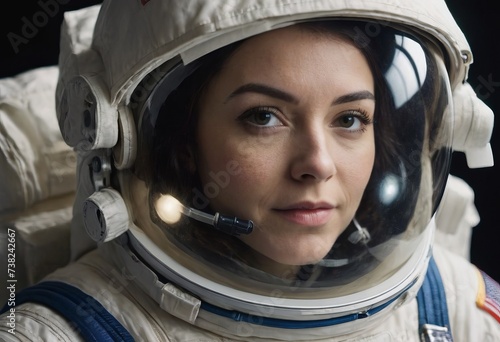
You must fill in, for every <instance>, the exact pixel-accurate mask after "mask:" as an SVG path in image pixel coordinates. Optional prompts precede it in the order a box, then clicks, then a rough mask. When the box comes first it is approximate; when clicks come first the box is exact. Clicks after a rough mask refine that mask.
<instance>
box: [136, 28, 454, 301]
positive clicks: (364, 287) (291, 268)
mask: <svg viewBox="0 0 500 342" xmlns="http://www.w3.org/2000/svg"><path fill="white" fill-rule="evenodd" d="M312 26H314V28H313V29H314V30H323V31H324V30H332V31H333V32H336V33H335V34H336V35H337V36H339V35H340V36H341V37H342V41H343V42H344V44H345V43H346V42H347V43H348V44H350V45H351V47H353V48H355V49H357V50H358V51H360V53H361V55H362V56H364V59H365V61H366V63H367V65H368V67H369V70H370V71H371V74H372V76H373V80H374V88H373V89H374V94H373V95H374V101H372V102H373V116H372V118H371V119H370V120H371V121H370V123H365V124H366V125H367V126H368V125H369V126H370V129H372V130H373V139H372V145H373V146H372V147H371V148H373V151H374V157H373V162H372V163H371V164H370V169H369V170H368V171H366V172H367V174H368V175H367V181H366V184H364V185H363V188H362V191H361V195H360V196H359V200H358V201H357V202H356V207H355V208H354V209H352V210H351V212H349V213H347V214H345V215H344V216H340V215H339V217H338V218H337V219H335V218H333V219H326V218H324V217H336V216H335V215H336V214H335V213H334V214H331V212H335V211H341V210H342V206H341V205H338V207H336V205H337V203H336V202H335V201H336V199H338V198H339V197H338V195H336V194H335V193H334V192H335V190H333V189H334V187H332V188H331V189H332V190H331V199H330V200H329V199H328V198H325V196H324V193H322V196H323V197H322V198H321V200H322V201H325V200H326V201H329V202H328V203H326V204H325V203H320V204H317V203H316V204H315V203H313V204H311V203H302V202H301V203H302V204H300V205H299V204H297V205H294V204H293V203H295V202H293V201H288V202H287V203H286V206H288V207H285V206H284V207H283V208H279V210H278V211H281V212H280V213H276V212H274V213H271V214H270V215H262V216H259V215H256V216H253V217H252V216H251V215H248V214H247V213H252V211H246V209H245V208H243V209H242V208H240V207H241V205H242V203H244V204H245V205H247V206H248V203H251V201H250V200H248V198H250V199H251V198H252V197H251V195H249V194H247V193H246V192H245V191H241V188H238V191H239V192H238V191H236V190H234V189H232V187H234V186H240V187H241V184H242V183H241V182H239V181H234V180H235V179H236V178H238V177H241V176H242V173H243V174H244V173H245V172H248V170H247V169H245V168H241V167H240V166H241V165H240V164H238V163H233V164H231V163H225V164H224V165H226V168H225V169H223V170H221V169H218V170H211V169H209V168H205V167H203V165H204V164H203V163H204V162H205V160H206V159H209V158H212V156H214V155H216V154H217V153H213V154H212V153H208V152H207V153H206V154H207V155H203V153H205V152H204V151H210V150H211V149H212V151H214V150H215V149H217V146H215V145H214V146H207V145H210V144H205V146H204V147H203V148H202V149H198V148H197V147H196V146H197V145H196V144H197V143H199V140H200V138H199V134H198V133H195V132H200V130H203V127H200V126H201V125H203V124H205V121H204V120H203V119H200V118H199V113H198V112H199V108H200V106H201V105H203V103H204V102H202V103H201V104H200V101H198V100H197V99H198V98H203V96H202V95H201V94H206V92H207V91H210V90H207V87H208V88H209V87H210V86H211V85H213V82H211V80H213V79H214V78H215V77H217V75H219V74H220V72H221V71H220V70H222V67H223V66H224V63H228V61H229V60H230V59H231V58H233V57H234V56H235V53H234V51H236V49H242V48H244V44H246V43H245V41H244V42H238V43H235V46H229V47H225V48H222V49H221V50H218V51H216V52H213V53H211V54H209V55H207V56H205V57H203V58H201V59H200V60H198V61H196V62H193V63H191V64H189V65H186V66H184V65H182V63H179V64H176V63H174V62H170V63H168V64H167V65H166V66H164V67H165V68H166V69H167V70H168V71H167V72H166V74H165V76H164V77H163V78H162V79H161V80H160V81H159V82H158V83H157V84H156V85H155V88H154V90H153V91H152V92H151V95H150V97H149V98H148V100H147V101H146V105H145V106H144V107H143V108H144V109H143V110H142V111H141V113H140V121H139V131H140V132H141V133H140V135H141V139H142V140H140V145H139V148H140V150H139V153H138V156H139V157H140V159H139V160H138V162H137V165H136V175H137V176H138V179H140V180H141V181H139V182H137V184H140V185H137V186H135V187H131V188H130V189H131V191H132V192H131V195H130V197H131V198H134V196H135V197H136V199H132V200H130V203H132V206H133V207H134V213H135V218H136V221H135V223H136V225H137V227H138V229H137V231H135V235H136V236H147V237H148V239H149V240H150V241H152V242H153V244H154V248H151V247H150V246H149V245H148V246H149V247H145V245H144V243H142V244H141V243H138V245H137V248H139V249H140V248H144V249H145V250H148V252H147V253H149V254H148V255H150V256H151V257H152V259H154V261H152V262H151V263H152V264H155V265H160V264H161V267H160V266H158V267H157V269H161V271H159V272H160V273H162V275H163V276H164V277H166V278H167V279H170V280H171V281H173V282H176V283H178V284H179V285H180V286H181V287H185V288H187V289H189V290H190V291H191V292H193V293H195V294H196V295H198V296H200V297H204V299H205V300H206V301H207V302H211V301H212V302H213V301H218V300H217V298H219V297H221V298H222V297H223V298H224V300H221V301H220V303H213V304H218V305H220V306H229V305H228V304H227V303H231V302H232V301H234V302H236V301H240V302H241V301H243V302H247V303H249V302H254V303H257V302H260V304H262V303H264V302H266V301H267V302H268V304H269V306H274V307H275V306H276V305H277V304H276V303H277V301H279V303H280V305H283V306H286V305H288V304H284V303H294V304H293V305H292V304H290V305H289V306H290V307H292V306H294V305H295V306H296V307H302V308H307V304H304V303H306V301H309V303H313V302H314V303H322V304H321V306H323V307H325V306H329V305H330V306H331V307H335V306H338V305H339V303H353V302H355V301H356V300H358V301H361V302H362V301H363V300H364V299H363V297H365V298H367V297H370V296H371V297H373V296H376V295H375V294H374V292H377V295H383V293H384V291H386V292H387V291H389V289H387V288H384V287H387V286H392V287H395V286H396V287H397V283H398V282H402V281H403V280H402V279H404V278H405V277H407V276H408V273H411V269H414V268H415V264H412V263H415V262H416V261H412V260H413V259H414V258H415V254H416V253H417V252H418V253H420V254H419V255H424V254H425V255H426V254H427V252H428V247H429V244H430V242H429V241H430V239H429V232H428V230H429V229H430V228H428V227H429V223H430V222H431V219H432V216H433V214H434V211H435V209H436V207H437V205H438V203H439V201H440V198H441V195H442V192H443V189H444V185H445V182H446V179H447V175H448V172H449V162H450V156H451V149H450V147H449V146H451V138H452V136H451V132H452V122H453V117H452V114H453V110H452V108H451V106H452V104H451V96H450V86H449V83H448V82H449V81H448V77H447V73H446V68H445V66H444V62H443V60H442V57H441V56H440V54H439V53H438V52H437V51H438V49H437V48H436V47H435V46H434V45H432V44H431V43H429V42H428V41H426V40H425V41H424V40H421V39H417V38H415V37H414V36H413V35H411V34H408V33H405V32H402V31H399V30H395V29H393V28H384V29H382V30H381V31H380V32H379V34H377V35H376V36H375V35H374V36H371V37H369V39H363V40H361V39H359V38H360V37H359V34H357V31H356V30H355V27H356V23H342V24H339V23H334V22H333V23H316V24H312ZM339 32H340V33H339ZM335 42H336V41H335V40H332V44H335ZM334 62H335V61H334ZM335 67H336V65H335V64H334V63H332V68H335ZM268 95H269V94H268ZM358 105H359V104H356V105H355V106H354V107H353V108H354V109H355V110H357V109H358V108H357V107H356V106H358ZM361 106H363V105H361ZM345 108H347V109H346V110H345V111H347V112H348V113H351V112H349V111H350V110H351V107H349V106H347V107H345ZM280 110H281V109H280ZM271 114H272V113H271ZM356 115H358V114H357V113H355V115H354V116H344V117H343V119H342V120H345V121H340V124H339V125H341V126H342V128H345V127H350V126H349V125H350V124H351V123H350V121H352V120H353V117H354V124H359V123H361V124H363V122H362V121H359V120H358V117H357V116H356ZM258 119H263V120H266V121H264V123H265V124H267V123H269V120H274V117H273V116H272V117H271V119H269V115H267V116H264V117H261V116H254V117H252V120H253V123H254V124H255V122H256V120H258ZM356 120H358V121H356ZM336 122H337V123H338V122H339V121H336ZM257 123H259V122H257ZM336 125H337V124H336ZM212 134H214V135H215V136H216V135H217V134H219V133H218V132H217V131H215V132H212ZM355 134H358V135H361V134H362V133H359V132H358V133H355ZM228 139H229V138H228ZM262 139H263V140H262V141H263V142H262V144H263V145H262V146H263V148H264V147H265V146H268V145H266V144H273V142H272V139H273V136H272V134H269V135H266V136H265V137H262ZM270 139H271V140H270ZM349 139H351V140H355V139H352V138H349ZM215 140H217V139H216V138H215V137H214V141H215ZM344 146H347V144H344ZM345 148H346V149H351V150H353V149H354V148H353V147H352V146H347V147H345ZM200 151H201V152H200ZM215 152H218V151H215ZM221 153H222V152H221ZM200 154H201V155H200ZM219 154H220V153H219ZM285 155H286V156H288V155H289V154H285ZM193 156H195V157H193ZM250 157H251V154H249V155H248V158H250ZM238 158H239V157H235V158H233V159H231V158H229V159H227V160H229V161H237V160H238ZM280 158H281V157H280V155H278V156H276V160H279V159H280ZM283 158H286V157H283ZM280 162H281V161H280ZM360 165H363V164H362V163H361V164H360ZM360 167H361V166H360ZM262 177H266V175H265V174H264V175H262ZM273 177H276V176H273ZM247 186H248V193H251V194H253V193H257V194H258V193H259V191H262V192H263V193H265V194H268V193H271V195H269V196H275V195H276V194H277V193H279V192H280V191H282V192H286V191H287V190H286V187H284V188H279V187H277V188H275V189H272V191H270V189H255V188H253V187H254V185H252V184H248V185H247ZM231 191H233V192H232V193H231V196H226V197H224V196H225V193H226V194H227V193H230V192H231ZM139 192H140V193H142V194H143V196H142V197H140V196H138V195H137V193H139ZM234 193H237V194H238V193H239V196H240V198H234ZM291 193H292V192H291ZM293 193H294V194H295V192H293ZM304 193H307V191H305V192H304ZM249 196H250V197H249ZM285 197H286V198H287V200H288V198H289V197H291V196H285V195H283V197H281V198H285ZM326 197H328V196H326ZM276 198H280V197H279V196H278V195H276ZM240 199H241V200H240ZM249 201H250V202H249ZM290 203H292V204H290ZM258 205H259V203H255V206H258ZM274 209H276V208H274ZM271 211H272V210H271ZM275 211H276V210H275ZM272 214H275V215H276V216H278V218H273V219H268V220H264V219H262V218H268V217H271V215H272ZM329 215H330V216H329ZM217 220H222V221H224V222H222V223H220V225H219V226H217ZM314 220H316V221H315V222H317V223H318V224H317V226H318V227H311V226H312V225H313V224H311V222H313V221H314ZM248 221H251V224H252V227H250V226H249V222H248ZM304 222H305V223H304ZM214 223H215V227H214ZM301 223H304V227H302V229H303V231H306V230H308V233H307V234H306V233H303V232H297V231H299V230H300V229H301V227H300V225H301ZM287 225H288V226H287ZM251 228H252V229H253V230H252V229H251ZM276 231H279V234H278V233H276ZM287 231H288V233H287ZM330 231H331V233H329V232H330ZM317 232H321V233H317ZM266 234H267V236H266ZM273 234H274V235H273ZM280 234H281V236H282V237H283V239H281V240H280V239H276V237H277V236H280ZM315 234H321V235H320V237H319V238H318V237H315V236H314V235H315ZM287 235H288V236H287ZM291 236H293V239H291V238H290V237H291ZM301 239H303V241H300V240H301ZM139 240H140V239H139ZM262 241H264V242H262ZM297 241H299V242H297ZM260 242H262V243H260ZM315 244H316V245H315ZM141 246H142V247H141ZM311 251H314V252H311ZM301 253H304V254H307V255H308V256H306V257H304V258H301ZM308 253H309V254H308ZM418 253H417V254H418ZM311 255H314V257H311ZM401 272H403V273H405V272H406V273H407V274H403V275H401ZM395 275H398V276H397V277H399V278H398V279H396V280H394V277H395ZM387 284H390V285H387ZM395 284H396V285H395ZM373 289H376V290H373ZM365 304H366V303H365ZM240 308H241V306H240ZM353 310H354V309H353Z"/></svg>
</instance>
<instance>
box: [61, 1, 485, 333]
mask: <svg viewBox="0 0 500 342" xmlns="http://www.w3.org/2000/svg"><path fill="white" fill-rule="evenodd" d="M123 23H127V25H124V24H123ZM297 24H300V25H310V26H315V27H316V29H318V28H320V27H321V29H326V30H334V31H335V32H337V33H339V34H341V35H342V36H343V37H344V38H345V39H347V40H348V41H350V42H351V43H352V44H353V45H355V46H356V47H357V48H358V49H360V51H362V53H363V54H364V55H365V57H366V58H367V60H368V62H369V64H370V68H371V71H372V74H373V75H374V77H375V83H376V109H375V124H374V130H375V150H376V157H375V164H374V167H373V170H372V173H371V178H370V180H369V182H368V186H367V188H366V189H365V192H364V195H363V198H362V200H361V204H360V206H359V208H358V210H357V212H356V220H353V221H352V222H351V224H349V225H348V226H347V227H346V228H345V230H344V232H343V233H342V234H341V235H340V236H339V238H338V239H337V240H336V242H335V243H334V244H333V245H332V246H331V249H330V251H329V252H328V253H327V254H326V255H325V256H324V257H323V258H322V259H321V260H320V261H318V262H315V263H313V264H307V265H300V267H298V268H297V272H296V273H295V274H294V276H293V277H290V276H287V277H281V276H279V275H277V274H274V273H270V272H268V271H266V269H265V268H262V267H260V266H259V265H257V264H256V263H254V262H253V260H254V257H255V256H256V255H257V254H258V252H256V251H254V250H252V248H251V247H249V246H248V245H246V244H245V243H243V242H242V241H241V239H240V237H241V235H244V234H252V228H254V227H253V225H254V224H256V225H258V224H265V223H261V222H259V223H256V222H252V221H251V220H252V218H251V217H244V218H240V217H235V216H231V215H226V213H224V212H220V213H219V212H217V210H216V208H213V207H212V206H211V205H210V200H211V196H212V195H213V193H212V194H211V193H209V189H208V188H207V184H201V182H200V180H199V178H197V177H193V176H192V174H191V173H190V172H188V170H186V169H185V168H183V167H182V165H181V164H182V163H180V162H179V159H180V158H182V156H180V155H179V154H180V152H179V151H180V149H179V147H180V146H184V145H186V144H188V143H191V142H192V141H191V140H190V139H191V136H190V135H189V132H190V130H192V129H193V127H194V125H196V120H195V118H196V113H194V114H193V113H190V112H189V110H188V107H190V105H189V104H190V103H191V102H190V101H192V98H193V94H196V93H197V92H198V91H200V89H202V87H203V85H204V84H206V83H207V81H208V80H209V79H210V77H212V75H213V74H214V72H217V65H218V64H221V63H224V61H225V59H226V58H227V56H228V54H229V53H231V51H233V50H234V49H235V48H236V47H237V46H240V44H244V42H245V40H246V39H248V38H249V37H252V36H255V35H257V34H260V33H263V32H267V31H270V30H273V29H277V28H282V27H286V26H290V25H297ZM471 62H472V55H471V53H470V49H469V47H468V45H467V42H466V40H465V38H464V37H463V34H462V33H461V31H460V30H459V28H458V27H457V26H456V24H455V22H454V20H453V19H452V17H451V15H450V13H449V12H448V9H447V8H446V5H445V3H444V1H436V0H432V1H430V0H429V1H426V2H425V4H424V3H422V2H414V1H405V2H400V1H399V2H397V4H396V3H394V2H393V1H387V0H386V1H372V2H369V3H367V2H363V1H356V2H350V3H349V5H347V4H346V3H345V2H339V1H293V2H291V1H285V0H276V1H263V0H262V1H257V0H254V1H248V0H247V1H245V0H242V1H201V0H198V1H166V0H165V1H160V0H150V1H144V0H143V1H139V0H126V1H124V0H121V1H104V3H103V5H102V6H97V7H91V8H89V9H85V10H83V11H77V12H69V13H67V14H66V20H65V24H64V26H63V33H62V45H61V57H60V67H61V73H60V80H59V84H58V91H57V104H58V108H57V109H58V119H59V124H60V128H61V132H62V134H63V137H64V138H65V141H66V142H67V143H68V144H69V145H70V146H73V147H74V148H75V149H77V150H78V151H79V195H78V199H77V202H76V203H75V208H77V209H78V210H76V215H75V223H76V224H75V227H82V226H83V225H84V226H85V230H86V232H87V233H88V234H89V235H90V236H91V237H92V239H93V241H97V242H98V243H99V244H102V245H107V246H110V247H109V248H110V249H113V250H114V251H115V253H116V255H121V256H120V257H118V259H119V261H118V262H121V263H124V264H126V266H127V268H128V269H129V271H130V272H131V273H132V274H134V275H136V276H137V281H138V282H139V283H140V284H141V286H143V288H144V289H145V290H146V291H148V293H149V294H150V295H151V296H152V297H153V298H154V299H155V300H157V301H158V303H159V304H160V305H161V306H162V308H164V309H165V310H167V311H169V312H171V313H172V314H173V315H176V316H178V317H180V318H182V319H184V320H186V321H188V322H191V323H193V324H196V325H199V326H202V327H204V328H207V329H210V330H214V331H216V332H218V333H221V334H236V335H239V336H247V335H248V336H261V337H276V336H279V337H280V338H282V339H294V338H298V337H300V336H302V337H310V336H321V335H322V334H323V333H326V332H327V331H328V334H330V335H331V334H332V331H334V333H333V334H342V333H344V332H346V331H352V330H355V329H361V328H362V327H367V326H369V324H367V323H368V322H375V321H377V320H378V319H379V318H380V317H383V316H384V313H387V312H389V311H390V310H391V308H393V307H395V306H397V305H400V304H401V303H402V302H404V301H406V300H408V299H409V298H411V297H412V296H413V295H414V294H415V293H416V291H417V290H418V288H419V284H420V282H421V281H422V280H423V276H424V275H425V270H426V268H427V262H428V259H429V257H430V254H431V246H432V243H431V241H432V238H433V229H434V228H433V227H434V226H433V224H432V217H433V214H434V212H435V210H436V208H437V207H438V205H439V201H440V198H441V195H442V192H443V190H444V186H445V183H446V179H447V175H448V171H449V163H450V157H451V152H452V150H460V151H464V152H466V153H467V158H468V161H469V163H470V165H471V166H472V167H480V166H487V165H489V164H491V162H492V161H491V151H490V149H489V138H490V135H491V129H492V120H493V119H492V113H491V112H490V111H489V110H488V109H487V107H485V106H484V105H483V104H482V103H481V102H480V101H479V100H478V99H477V98H476V97H475V95H474V93H473V91H472V89H471V88H470V87H469V86H468V85H467V84H466V83H465V81H466V76H467V70H468V67H469V64H470V63H471ZM457 109H459V110H458V111H457ZM473 109H474V111H473ZM190 114H191V115H190ZM164 156H169V158H164ZM167 159H168V160H167ZM213 181H214V184H218V183H217V182H218V181H219V182H224V181H225V180H224V179H217V178H214V179H213ZM219 185H220V184H219ZM212 197H213V196H212ZM171 199H174V200H173V202H169V201H170V200H171ZM172 203H173V204H172ZM169 205H173V207H169ZM166 207H168V208H167V209H168V210H173V214H172V212H170V213H165V210H167V209H166ZM172 208H173V209H172ZM172 215H174V216H175V217H176V218H175V220H174V219H172ZM82 232H83V228H81V229H80V230H79V231H75V232H74V236H75V238H74V239H75V240H74V241H77V243H76V244H75V245H74V251H75V252H74V255H75V256H76V255H77V254H79V253H81V252H82V251H83V250H85V249H88V248H90V247H92V246H93V244H94V242H89V241H91V240H89V239H88V238H87V239H82ZM115 242H116V243H115ZM243 323H244V324H247V326H250V327H251V328H250V329H243V328H242V325H241V324H243ZM276 329H277V330H279V333H276ZM299 331H300V332H299ZM297 334H299V335H300V336H299V335H297Z"/></svg>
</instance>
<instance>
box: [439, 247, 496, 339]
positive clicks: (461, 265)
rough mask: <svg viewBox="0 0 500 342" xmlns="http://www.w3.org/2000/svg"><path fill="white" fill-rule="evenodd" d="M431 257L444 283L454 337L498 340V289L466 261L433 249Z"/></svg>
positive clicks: (453, 254) (493, 282)
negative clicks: (493, 337)
mask: <svg viewBox="0 0 500 342" xmlns="http://www.w3.org/2000/svg"><path fill="white" fill-rule="evenodd" d="M433 254H434V257H435V260H436V263H437V265H438V268H439V272H440V274H441V277H442V279H443V283H444V288H445V292H446V301H447V305H448V311H449V318H450V324H451V329H452V332H453V336H460V338H461V339H462V340H464V341H488V340H491V337H492V336H500V321H499V320H498V318H499V317H498V308H499V305H498V298H499V292H498V291H499V288H500V287H499V285H498V284H497V283H496V282H495V281H494V280H493V279H491V278H490V277H488V276H487V275H485V274H484V272H482V271H480V270H479V269H478V268H477V267H476V266H475V265H473V264H471V263H470V262H469V261H468V260H467V259H465V258H463V257H462V256H459V255H457V254H455V253H453V252H450V251H449V250H446V249H445V248H442V247H439V246H435V248H434V253H433Z"/></svg>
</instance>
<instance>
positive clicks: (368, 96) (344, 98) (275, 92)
mask: <svg viewBox="0 0 500 342" xmlns="http://www.w3.org/2000/svg"><path fill="white" fill-rule="evenodd" d="M244 93H257V94H262V95H266V96H270V97H274V98H277V99H280V100H283V101H285V102H290V103H293V104H298V103H299V99H298V98H296V97H295V96H294V95H292V94H290V93H287V92H285V91H283V90H280V89H278V88H274V87H271V86H268V85H265V84H260V83H247V84H244V85H242V86H241V87H239V88H237V89H236V90H235V91H233V92H232V93H231V94H229V96H228V97H227V98H226V100H225V101H224V103H226V102H227V101H229V100H230V99H232V98H234V97H236V96H238V95H241V94H244ZM360 100H375V96H374V95H373V94H372V93H371V92H370V91H368V90H361V91H356V92H352V93H349V94H344V95H341V96H339V97H337V98H336V99H335V100H333V102H332V106H333V105H339V104H343V103H349V102H354V101H360Z"/></svg>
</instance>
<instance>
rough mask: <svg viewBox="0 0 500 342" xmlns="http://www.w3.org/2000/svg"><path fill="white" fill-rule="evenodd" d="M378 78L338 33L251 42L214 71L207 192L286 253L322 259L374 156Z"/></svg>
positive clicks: (201, 160) (272, 252)
mask: <svg viewBox="0 0 500 342" xmlns="http://www.w3.org/2000/svg"><path fill="white" fill-rule="evenodd" d="M374 94H375V91H374V80H373V77H372V73H371V71H370V68H369V66H368V63H367V61H366V59H365V58H364V56H363V54H362V53H361V52H360V51H359V50H358V49H357V48H356V47H354V46H353V45H351V43H349V42H347V41H346V40H343V39H342V38H341V37H340V36H336V35H335V34H333V33H332V34H318V33H312V32H310V31H307V30H304V29H300V28H297V27H288V28H284V29H280V30H276V31H271V32H268V33H265V34H262V35H259V36H256V37H253V38H251V39H249V40H247V41H246V42H244V43H243V44H242V45H241V46H240V47H238V49H237V50H236V51H235V52H234V53H233V54H232V55H231V56H230V57H229V59H228V60H227V61H226V63H225V64H224V67H223V68H222V70H221V71H220V72H219V73H218V74H217V75H216V76H215V78H213V79H212V80H211V82H210V83H209V85H208V87H207V89H206V91H205V92H204V94H203V97H202V99H201V102H200V107H199V121H198V127H197V147H196V150H195V151H193V154H194V160H195V163H196V168H197V172H198V173H199V175H200V178H201V182H202V185H203V187H204V195H205V196H206V197H207V198H208V199H210V204H211V206H212V208H213V209H214V210H216V211H218V212H220V213H222V214H227V215H235V216H237V217H239V218H241V219H251V220H253V222H254V225H255V227H254V231H253V232H252V233H251V234H250V235H247V236H241V239H242V240H243V241H244V242H245V243H246V244H247V245H249V246H250V247H251V248H253V249H254V250H256V251H258V252H259V253H261V254H263V255H264V256H266V257H268V258H270V259H273V260H275V261H277V262H279V263H282V264H287V265H303V264H308V263H314V262H317V261H318V260H320V259H322V258H323V257H324V256H325V255H326V254H327V253H328V251H329V250H330V249H331V247H332V245H333V244H334V242H335V240H336V239H337V237H338V236H339V234H340V233H342V231H343V230H344V229H345V228H346V227H347V225H348V224H349V223H350V221H351V220H352V219H353V217H354V215H355V212H356V209H357V208H358V205H359V203H360V200H361V197H362V195H363V191H364V189H365V187H366V185H367V183H368V179H369V178H370V174H371V171H372V167H373V162H374V156H375V142H374V131H373V124H372V122H373V115H374V111H375V98H374Z"/></svg>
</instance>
